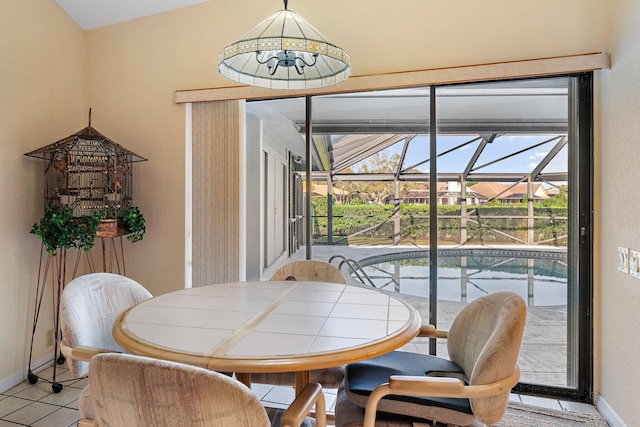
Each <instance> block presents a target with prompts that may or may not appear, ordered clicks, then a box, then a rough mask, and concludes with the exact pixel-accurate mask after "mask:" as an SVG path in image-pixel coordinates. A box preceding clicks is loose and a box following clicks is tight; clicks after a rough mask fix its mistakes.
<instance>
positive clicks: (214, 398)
mask: <svg viewBox="0 0 640 427" xmlns="http://www.w3.org/2000/svg"><path fill="white" fill-rule="evenodd" d="M89 369H90V373H89V385H90V386H91V390H92V393H93V405H94V408H95V418H94V420H93V424H92V425H94V426H98V427H106V426H127V427H158V426H189V427H271V426H282V427H300V426H304V427H311V426H316V427H325V426H326V407H325V400H324V399H325V398H324V394H323V392H322V387H321V386H320V384H317V383H315V384H314V383H310V384H307V386H306V387H305V388H304V389H303V390H302V392H301V393H300V394H298V396H297V397H296V398H295V400H294V401H293V403H292V404H291V405H290V406H289V407H288V408H287V409H286V410H284V411H282V410H277V409H269V410H267V409H265V408H264V407H263V406H262V403H261V402H260V400H259V399H258V397H257V396H256V395H255V394H253V392H252V391H251V390H250V389H249V388H247V387H246V386H245V385H244V384H242V383H240V382H239V381H237V380H235V379H233V378H231V377H229V376H227V375H224V374H221V373H218V372H214V371H209V370H207V369H203V368H198V367H195V366H191V365H185V364H182V363H176V362H170V361H165V360H159V359H153V358H148V357H142V356H133V355H129V354H113V353H110V354H109V353H105V354H100V355H97V356H95V357H94V358H93V359H92V361H91V366H90V368H89ZM314 406H315V418H309V417H307V415H308V414H309V413H310V411H311V410H312V409H313V408H314Z"/></svg>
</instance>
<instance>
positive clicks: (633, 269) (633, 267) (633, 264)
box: [629, 250, 640, 279]
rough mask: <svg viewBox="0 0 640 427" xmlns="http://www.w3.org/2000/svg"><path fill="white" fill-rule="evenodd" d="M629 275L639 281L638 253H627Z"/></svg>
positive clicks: (639, 254) (639, 257) (639, 261)
mask: <svg viewBox="0 0 640 427" xmlns="http://www.w3.org/2000/svg"><path fill="white" fill-rule="evenodd" d="M629 274H631V275H632V276H633V277H635V278H636V279H640V252H639V251H633V250H631V251H629Z"/></svg>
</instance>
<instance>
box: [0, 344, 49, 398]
mask: <svg viewBox="0 0 640 427" xmlns="http://www.w3.org/2000/svg"><path fill="white" fill-rule="evenodd" d="M53 359H54V357H53V354H50V355H48V356H45V357H44V358H42V359H40V360H37V361H35V362H33V363H32V364H31V366H32V368H31V370H32V371H33V373H34V374H37V373H38V372H40V371H42V370H43V369H45V368H48V367H49V366H52V365H53ZM28 373H29V368H24V369H23V370H21V371H19V372H16V373H14V374H12V375H10V376H8V377H6V378H3V379H2V380H0V393H4V392H5V391H7V390H9V389H11V388H13V387H15V386H17V385H18V384H20V383H21V382H22V381H24V380H25V379H26V378H27V374H28Z"/></svg>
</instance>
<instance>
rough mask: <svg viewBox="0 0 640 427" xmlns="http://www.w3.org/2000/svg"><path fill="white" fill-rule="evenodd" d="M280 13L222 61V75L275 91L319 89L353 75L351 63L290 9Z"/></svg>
mask: <svg viewBox="0 0 640 427" xmlns="http://www.w3.org/2000/svg"><path fill="white" fill-rule="evenodd" d="M287 3H288V0H284V9H282V10H279V11H278V12H276V13H274V14H273V15H271V16H270V17H268V18H267V19H265V20H264V21H262V22H261V23H260V24H258V25H257V26H256V27H255V28H253V29H252V30H251V31H249V32H248V33H246V34H245V35H244V36H242V37H241V38H240V39H239V40H238V41H236V42H235V43H232V44H230V45H229V46H227V47H225V48H224V49H223V50H222V52H220V54H219V55H218V70H219V71H220V73H221V74H222V75H223V76H225V77H227V78H229V79H231V80H234V81H236V82H239V83H243V84H246V85H250V86H259V87H266V88H271V89H317V88H322V87H326V86H331V85H335V84H337V83H340V82H341V81H343V80H346V79H347V78H348V77H349V76H350V75H351V57H350V56H349V54H348V53H346V52H345V51H344V50H342V49H341V48H340V47H338V46H336V45H334V44H333V43H331V42H329V41H328V40H327V38H326V37H325V36H323V35H322V33H320V32H319V31H318V30H316V29H315V28H314V27H313V26H311V25H310V24H309V23H308V22H307V21H305V20H304V19H303V18H302V17H301V16H300V15H298V14H297V13H295V12H293V11H291V10H289V9H288V8H287Z"/></svg>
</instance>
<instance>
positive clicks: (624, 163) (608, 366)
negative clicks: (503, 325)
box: [596, 0, 640, 426]
mask: <svg viewBox="0 0 640 427" xmlns="http://www.w3.org/2000/svg"><path fill="white" fill-rule="evenodd" d="M611 4H612V11H613V13H612V16H613V20H612V22H613V24H612V27H611V28H612V37H611V69H610V70H609V71H604V72H602V73H601V82H600V99H601V109H600V135H599V140H600V145H599V147H598V151H597V152H596V155H597V157H596V159H597V160H596V161H597V163H599V168H598V176H597V179H598V181H599V182H598V186H599V187H598V188H599V190H600V191H599V192H598V195H599V199H600V200H599V203H598V211H599V212H598V217H599V221H598V222H597V223H596V227H597V229H598V230H599V235H600V242H601V244H600V246H599V250H600V253H599V257H597V258H596V266H597V267H598V270H599V282H600V284H601V286H600V292H599V293H597V294H596V299H597V300H598V302H599V309H600V318H601V319H602V321H601V322H600V331H599V332H600V336H601V339H600V348H599V350H600V354H601V357H600V360H599V365H597V366H596V369H599V371H600V390H599V392H600V393H601V395H602V396H603V397H604V399H605V400H606V401H607V403H609V404H610V405H611V407H612V408H613V409H614V410H615V412H616V413H617V415H618V416H619V417H620V418H621V419H622V420H623V421H624V422H625V423H626V424H627V425H628V426H635V425H639V424H640V405H638V399H637V396H638V390H639V389H640V370H638V368H637V364H636V363H635V362H636V361H637V360H638V355H639V354H640V338H638V336H637V335H636V334H635V326H637V322H638V319H640V280H638V279H635V278H633V277H631V276H629V275H628V274H624V273H621V272H618V271H617V253H618V247H625V248H630V249H634V250H640V226H639V225H638V224H639V221H638V219H639V218H640V198H639V197H638V191H637V183H638V182H640V148H639V146H638V144H639V140H640V80H639V79H638V76H640V2H638V1H637V0H615V1H612V2H611ZM597 279H598V277H597Z"/></svg>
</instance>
